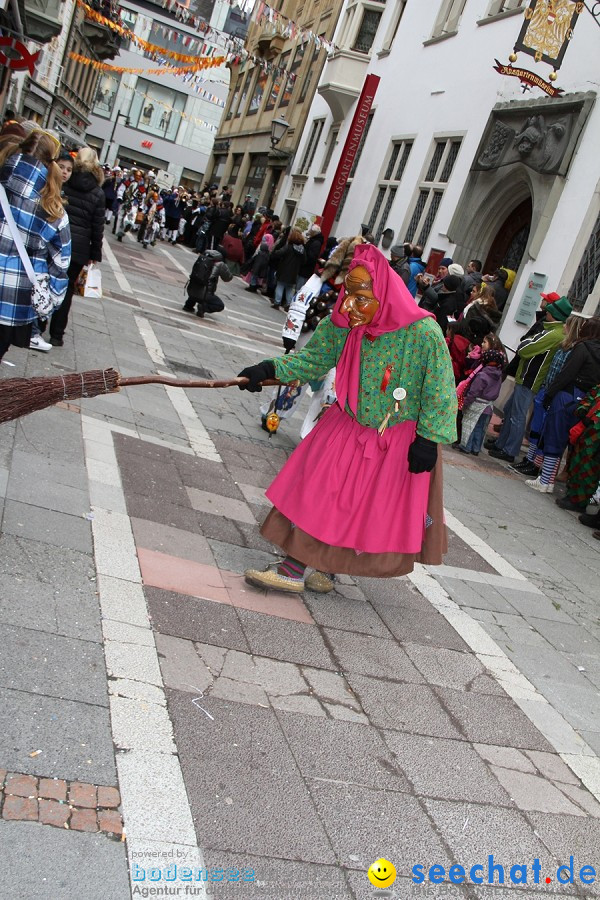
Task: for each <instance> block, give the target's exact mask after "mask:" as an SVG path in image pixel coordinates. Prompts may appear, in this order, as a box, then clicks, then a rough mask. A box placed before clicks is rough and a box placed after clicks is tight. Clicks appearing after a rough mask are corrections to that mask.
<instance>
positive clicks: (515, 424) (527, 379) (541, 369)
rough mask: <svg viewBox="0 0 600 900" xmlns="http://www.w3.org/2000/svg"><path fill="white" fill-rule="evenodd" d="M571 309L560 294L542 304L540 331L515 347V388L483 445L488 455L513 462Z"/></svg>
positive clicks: (560, 340) (567, 301) (561, 338)
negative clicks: (499, 422)
mask: <svg viewBox="0 0 600 900" xmlns="http://www.w3.org/2000/svg"><path fill="white" fill-rule="evenodd" d="M572 311H573V307H572V306H571V303H570V301H569V299H568V297H560V299H558V300H556V301H555V302H554V303H549V304H548V305H547V306H546V315H545V317H544V323H543V326H542V331H540V332H537V333H536V334H533V335H531V336H530V337H528V338H524V339H523V340H522V341H521V343H520V344H519V346H518V348H517V356H518V358H519V366H518V368H517V374H516V376H515V389H514V391H513V393H512V394H511V396H510V397H509V399H508V402H507V404H506V406H505V407H504V424H503V425H502V428H501V429H500V433H499V435H498V437H497V438H496V440H493V441H488V442H487V443H486V444H485V447H486V449H487V450H489V454H490V456H492V457H493V458H494V459H500V460H503V461H504V462H514V459H515V457H516V456H517V454H518V453H519V451H520V449H521V444H522V443H523V437H524V435H525V427H526V424H527V413H528V412H529V408H530V406H531V404H532V402H533V398H534V397H535V395H536V394H537V392H538V391H539V389H540V387H541V386H542V384H543V382H544V378H545V377H546V373H547V371H548V368H549V367H550V363H551V362H552V357H553V356H554V354H555V353H556V351H557V350H558V348H559V346H560V344H561V343H562V340H563V337H564V331H565V322H566V321H567V319H568V318H569V316H570V315H571V313H572Z"/></svg>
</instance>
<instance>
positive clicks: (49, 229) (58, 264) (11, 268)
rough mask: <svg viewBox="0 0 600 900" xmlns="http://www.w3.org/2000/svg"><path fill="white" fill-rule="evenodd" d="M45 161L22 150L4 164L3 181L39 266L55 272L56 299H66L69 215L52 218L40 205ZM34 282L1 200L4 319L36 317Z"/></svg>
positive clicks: (0, 309) (0, 306) (22, 321)
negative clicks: (49, 220)
mask: <svg viewBox="0 0 600 900" xmlns="http://www.w3.org/2000/svg"><path fill="white" fill-rule="evenodd" d="M47 171H48V170H47V169H46V166H45V165H44V164H43V163H41V162H38V160H36V159H35V158H34V157H32V156H25V155H24V154H21V153H18V154H15V155H14V156H11V157H9V158H8V159H7V160H6V162H5V164H4V165H3V166H2V169H1V170H0V181H1V182H2V184H3V185H4V189H5V191H6V194H7V196H8V200H9V203H10V205H11V209H12V214H13V216H14V219H15V222H16V223H17V226H18V228H19V231H20V232H21V236H22V238H23V243H24V244H25V249H26V250H27V253H28V255H29V258H30V259H31V264H32V266H33V269H34V271H35V272H39V273H40V274H46V273H47V274H48V275H49V276H50V292H51V294H52V295H53V298H54V300H55V303H56V305H59V304H60V303H62V301H63V299H64V296H65V292H66V290H67V285H68V277H67V270H68V268H69V263H70V262H71V232H70V229H69V218H68V216H67V214H66V213H65V214H64V216H63V217H62V218H61V219H59V220H57V221H55V222H48V220H47V217H46V213H45V212H44V210H43V209H42V206H41V198H40V195H41V191H42V190H43V188H44V185H45V184H46V173H47ZM31 290H32V286H31V282H30V280H29V278H28V277H27V273H26V272H25V269H24V267H23V263H22V262H21V257H20V256H19V254H18V252H17V248H16V247H15V243H14V241H13V238H12V234H11V231H10V228H9V227H8V224H7V222H6V220H5V218H4V210H3V209H2V207H1V206H0V324H1V325H26V324H27V323H28V322H32V321H33V320H34V319H35V318H36V313H35V311H34V309H33V307H32V305H31Z"/></svg>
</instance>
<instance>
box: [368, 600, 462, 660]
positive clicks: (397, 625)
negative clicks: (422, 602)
mask: <svg viewBox="0 0 600 900" xmlns="http://www.w3.org/2000/svg"><path fill="white" fill-rule="evenodd" d="M377 612H378V613H379V615H380V616H381V618H382V619H383V621H384V622H385V624H386V625H387V627H388V628H389V629H390V631H391V632H392V634H393V635H394V637H395V638H396V640H398V641H414V642H416V643H419V644H429V645H430V646H432V647H447V648H448V649H450V650H467V649H468V647H467V645H466V643H465V642H464V641H463V639H462V638H461V637H459V635H458V634H457V633H456V631H455V630H454V628H453V627H452V626H451V625H449V624H448V622H447V621H446V619H444V617H443V616H442V615H440V613H438V612H436V610H434V609H433V608H432V607H431V606H430V607H429V609H423V610H415V609H410V608H408V607H398V608H394V607H392V606H380V607H379V608H378V609H377Z"/></svg>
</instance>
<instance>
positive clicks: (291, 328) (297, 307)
mask: <svg viewBox="0 0 600 900" xmlns="http://www.w3.org/2000/svg"><path fill="white" fill-rule="evenodd" d="M322 287H323V282H322V281H321V279H320V277H319V276H318V275H311V277H310V278H309V279H308V281H307V282H306V283H305V284H303V285H302V287H301V288H300V290H299V291H298V292H297V293H296V294H295V295H294V299H293V300H292V302H291V304H290V310H289V312H288V314H287V316H286V320H285V324H284V326H283V331H282V333H281V336H282V337H284V338H290V339H291V340H292V341H297V340H298V338H299V337H300V334H301V333H302V325H303V324H304V320H305V318H306V310H307V309H308V307H309V306H310V304H311V301H312V299H313V297H315V296H316V295H317V294H318V293H319V292H320V290H321V288H322Z"/></svg>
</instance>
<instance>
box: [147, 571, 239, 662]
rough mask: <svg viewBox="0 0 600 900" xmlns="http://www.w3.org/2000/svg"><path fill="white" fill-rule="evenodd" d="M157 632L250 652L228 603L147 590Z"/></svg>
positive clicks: (159, 589)
mask: <svg viewBox="0 0 600 900" xmlns="http://www.w3.org/2000/svg"><path fill="white" fill-rule="evenodd" d="M144 593H145V595H146V599H147V601H148V612H149V613H150V617H151V619H152V624H153V626H154V629H155V631H159V632H161V633H163V634H171V635H173V636H174V637H181V638H185V639H186V640H189V641H200V642H202V643H208V644H215V645H216V646H217V647H229V648H231V649H233V650H244V651H246V652H247V651H248V650H249V646H248V641H247V639H246V637H245V635H244V631H243V628H242V625H241V624H240V620H239V618H238V616H237V615H236V610H235V609H234V608H233V607H232V606H229V605H228V604H226V603H215V602H214V601H212V600H203V599H201V598H199V597H188V596H186V595H185V594H177V593H174V592H171V591H164V590H162V589H161V588H154V587H147V586H146V587H144Z"/></svg>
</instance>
